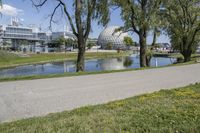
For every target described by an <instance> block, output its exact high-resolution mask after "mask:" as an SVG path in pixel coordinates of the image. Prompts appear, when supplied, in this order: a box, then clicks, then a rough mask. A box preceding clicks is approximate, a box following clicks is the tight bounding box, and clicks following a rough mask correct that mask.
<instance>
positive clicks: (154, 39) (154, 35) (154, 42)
mask: <svg viewBox="0 0 200 133" xmlns="http://www.w3.org/2000/svg"><path fill="white" fill-rule="evenodd" d="M156 39H157V35H156V28H155V29H154V31H153V42H152V44H151V45H152V46H153V47H154V46H155V45H156Z"/></svg>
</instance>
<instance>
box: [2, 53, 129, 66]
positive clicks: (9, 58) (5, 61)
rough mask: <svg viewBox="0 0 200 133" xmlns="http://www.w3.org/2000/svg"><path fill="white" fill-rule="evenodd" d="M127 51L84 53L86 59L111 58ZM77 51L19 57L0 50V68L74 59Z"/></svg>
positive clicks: (124, 54)
mask: <svg viewBox="0 0 200 133" xmlns="http://www.w3.org/2000/svg"><path fill="white" fill-rule="evenodd" d="M128 54H129V53H128V52H120V53H117V52H92V53H86V55H85V58H86V59H93V58H111V57H121V56H127V55H128ZM76 58H77V53H49V54H29V55H28V57H20V56H18V55H16V54H11V53H7V52H5V51H0V68H7V67H14V66H19V65H27V64H37V63H46V62H56V61H64V60H76Z"/></svg>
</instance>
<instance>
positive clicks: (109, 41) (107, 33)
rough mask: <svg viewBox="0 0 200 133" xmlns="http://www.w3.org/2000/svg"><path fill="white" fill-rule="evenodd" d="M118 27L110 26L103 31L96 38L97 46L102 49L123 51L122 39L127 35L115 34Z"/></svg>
mask: <svg viewBox="0 0 200 133" xmlns="http://www.w3.org/2000/svg"><path fill="white" fill-rule="evenodd" d="M117 28H119V27H118V26H111V27H107V28H106V29H104V30H103V31H102V32H101V34H100V35H99V38H98V42H97V43H98V45H100V46H101V47H102V48H103V49H125V48H126V46H125V44H124V37H126V36H129V35H128V33H123V32H115V30H116V29H117ZM108 47H111V48H108Z"/></svg>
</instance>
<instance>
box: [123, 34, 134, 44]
mask: <svg viewBox="0 0 200 133" xmlns="http://www.w3.org/2000/svg"><path fill="white" fill-rule="evenodd" d="M124 43H125V45H126V46H133V45H134V42H133V39H132V38H131V37H128V36H126V37H124Z"/></svg>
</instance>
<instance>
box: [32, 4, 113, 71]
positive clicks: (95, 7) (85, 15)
mask: <svg viewBox="0 0 200 133" xmlns="http://www.w3.org/2000/svg"><path fill="white" fill-rule="evenodd" d="M31 1H32V2H33V4H34V6H36V7H42V6H43V5H44V4H46V3H47V1H51V0H40V1H39V3H37V4H36V3H35V2H34V0H31ZM55 2H56V5H55V7H54V10H53V13H52V14H51V18H50V21H51V22H52V21H53V19H54V15H55V13H56V11H57V10H58V9H62V11H63V12H64V13H65V15H66V18H67V19H68V21H69V23H70V26H71V29H72V31H73V34H74V35H75V36H76V38H77V41H78V58H77V65H76V71H77V72H78V71H84V61H85V58H84V56H85V48H86V41H87V39H88V36H89V33H90V31H91V23H92V20H97V21H98V24H102V25H104V26H105V25H106V24H107V23H108V21H109V1H108V0H74V2H73V4H72V8H74V12H73V15H71V14H70V13H69V11H68V8H69V1H68V2H67V1H64V0H55Z"/></svg>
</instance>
